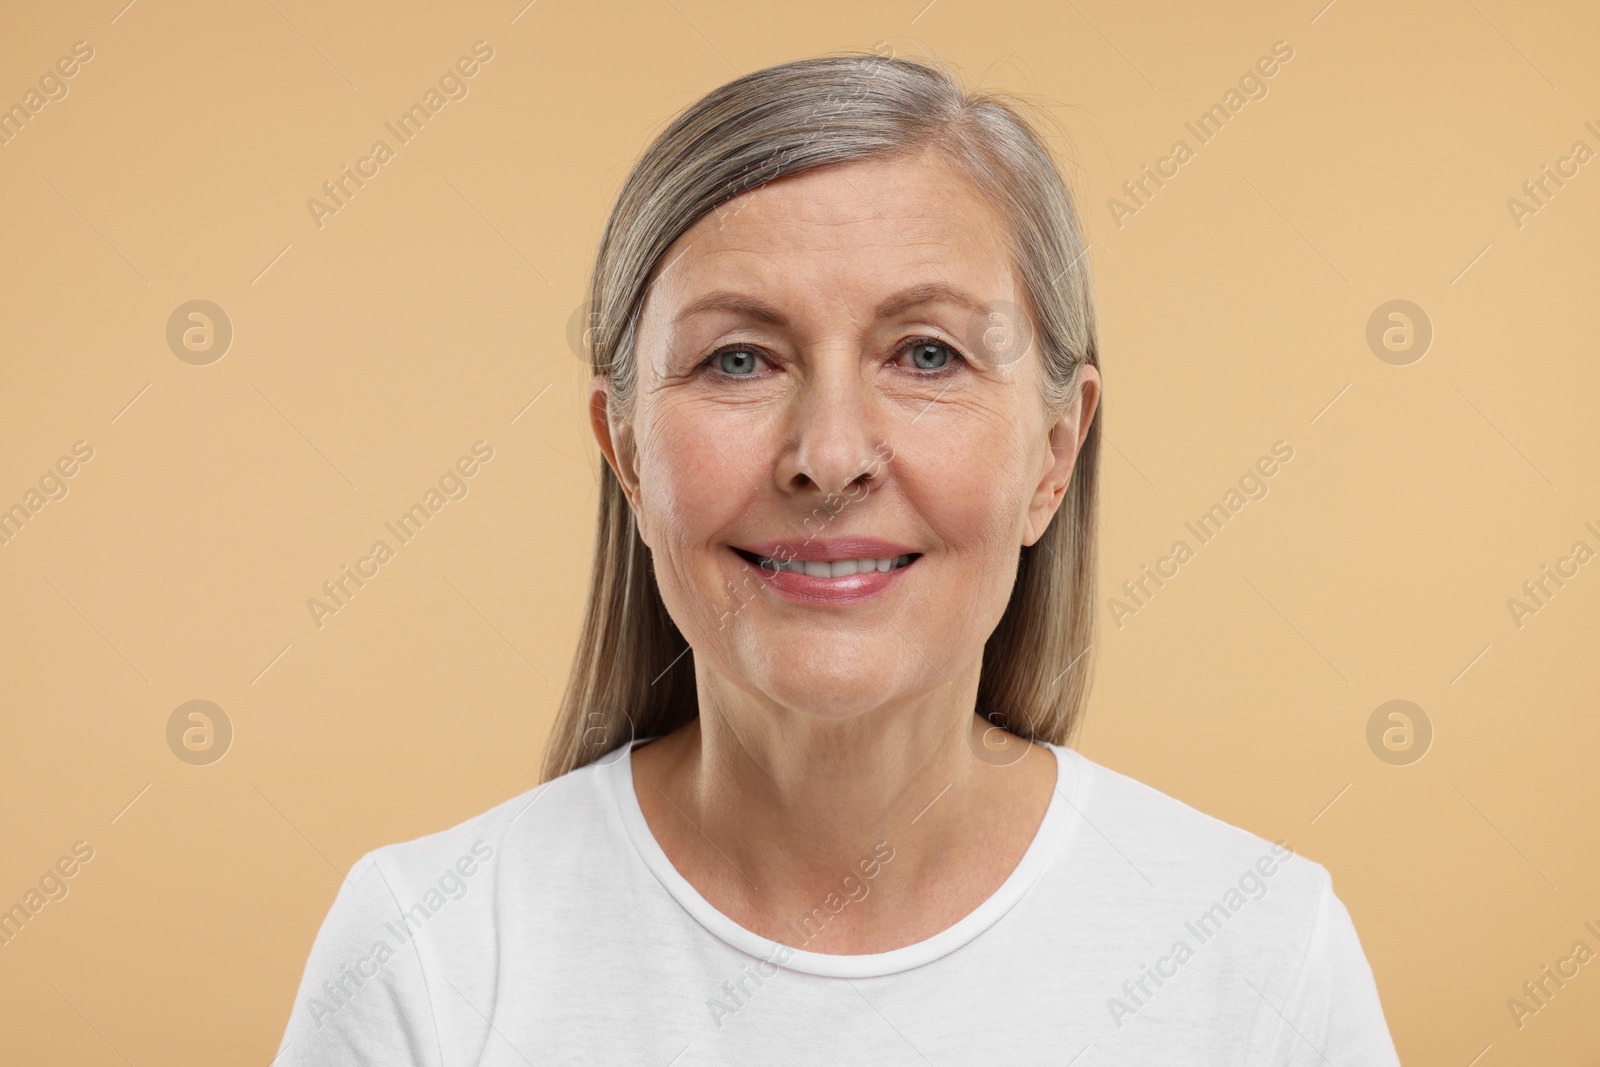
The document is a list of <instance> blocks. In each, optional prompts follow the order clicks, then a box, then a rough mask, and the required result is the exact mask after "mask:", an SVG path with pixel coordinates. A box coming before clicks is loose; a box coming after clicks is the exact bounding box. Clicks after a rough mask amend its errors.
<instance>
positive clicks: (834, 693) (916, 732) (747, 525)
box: [591, 151, 1100, 953]
mask: <svg viewBox="0 0 1600 1067" xmlns="http://www.w3.org/2000/svg"><path fill="white" fill-rule="evenodd" d="M1006 241H1007V237H1006V227H1005V224H1004V221H1003V218H1002V216H1001V215H1000V214H999V213H998V212H997V210H996V209H995V208H994V207H993V206H992V205H991V204H990V203H989V202H988V201H987V199H986V198H984V197H983V195H982V194H981V193H980V192H979V191H977V190H976V189H974V188H973V187H972V186H971V185H970V184H969V183H968V182H967V181H965V180H964V179H963V178H962V177H961V176H960V175H959V174H958V173H956V172H955V171H954V170H952V169H950V167H949V166H948V165H947V164H945V163H943V162H942V160H941V159H940V157H939V156H938V155H937V154H935V153H933V152H931V151H927V152H923V153H921V154H920V155H917V156H907V157H904V158H901V159H898V160H873V161H866V162H858V163H850V164H844V165H836V166H833V167H827V168H822V169H819V170H813V171H809V172H807V173H805V174H801V175H797V176H793V177H787V178H782V179H779V180H778V181H775V182H771V183H768V184H767V185H766V186H763V187H761V188H759V189H756V190H753V191H751V192H747V193H745V194H743V195H741V196H740V197H738V198H736V199H735V200H733V201H730V202H729V203H728V204H725V205H723V206H722V207H721V208H719V209H718V210H717V211H713V212H712V213H710V214H709V215H707V216H705V217H704V218H702V219H700V220H699V221H698V222H697V223H696V224H695V225H694V226H693V227H692V228H690V229H689V230H688V231H687V232H686V233H685V234H683V236H682V237H680V238H679V239H678V240H677V241H676V242H675V243H674V244H673V246H672V247H671V248H670V249H668V251H667V253H666V254H665V255H663V256H662V259H661V265H660V266H659V267H658V269H657V271H656V272H655V274H654V276H653V278H652V280H651V284H650V288H649V290H648V295H647V297H646V300H645V303H644V306H643V308H642V309H641V312H640V317H639V323H638V333H637V338H638V340H637V357H636V358H637V359H638V363H639V367H638V377H637V384H636V387H635V393H634V396H633V397H632V398H631V402H630V403H629V405H628V406H627V407H626V408H625V409H624V408H622V407H620V406H619V405H617V404H615V403H614V402H613V399H612V398H611V397H610V395H609V393H608V390H607V387H606V382H605V380H604V379H600V378H597V379H596V380H595V383H594V385H593V388H592V391H591V422H592V425H593V429H594V432H595V435H596V438H597V439H598V440H599V443H600V446H601V449H602V451H603V452H604V454H605V456H606V460H607V462H608V463H609V464H610V465H611V467H612V469H613V470H614V471H615V472H616V474H617V477H618V479H619V480H620V481H621V483H622V486H623V489H624V491H625V492H626V494H627V496H628V500H629V502H630V504H631V505H632V508H633V513H634V516H635V519H636V522H637V524H638V528H639V532H640V535H641V536H642V537H643V539H644V541H645V543H646V544H647V545H649V547H650V549H651V552H652V555H653V557H654V561H655V569H656V574H657V580H658V583H659V585H660V589H661V594H662V597H663V599H664V600H665V602H666V605H667V608H668V610H669V611H670V612H671V614H672V617H673V619H674V621H675V622H676V623H677V624H678V626H679V628H680V629H681V630H682V632H683V634H684V636H685V637H686V638H687V639H688V641H689V644H690V646H691V647H692V649H693V656H692V662H693V669H694V671H695V680H696V684H697V686H698V692H699V703H700V714H699V718H698V719H697V720H696V721H694V722H692V723H690V724H689V725H687V726H685V727H683V728H681V729H679V730H677V731H675V732H673V733H672V734H670V735H668V736H666V737H664V738H662V739H660V740H657V741H655V742H652V743H651V744H648V745H645V746H641V747H640V748H638V749H637V750H635V752H634V754H633V758H632V763H633V773H634V785H635V789H636V792H637V794H638V796H639V800H640V805H641V807H642V809H643V812H644V816H645V820H646V822H647V823H648V824H649V826H650V829H651V832H652V833H653V834H654V835H655V837H656V840H657V841H659V842H660V844H661V847H662V849H663V850H664V851H665V852H666V854H667V856H668V857H669V858H670V859H671V861H672V863H673V865H674V866H675V867H676V868H677V870H678V871H679V872H680V873H681V874H682V875H683V876H684V878H686V879H687V880H688V881H689V883H690V884H691V885H693V886H694V887H695V889H697V890H698V891H699V892H700V893H701V895H702V896H704V897H705V898H706V899H707V900H708V901H709V902H710V903H711V904H712V905H714V906H715V907H716V908H718V909H719V910H720V911H722V912H723V913H724V914H726V915H728V916H729V917H730V918H732V919H734V920H735V921H736V922H738V923H740V924H741V925H743V926H745V927H746V928H748V929H750V930H753V931H755V932H757V933H759V934H761V935H763V936H765V937H768V938H771V939H773V940H777V941H781V942H783V943H786V944H789V945H793V946H795V947H800V948H804V949H806V950H808V951H813V952H824V953H870V952H884V951H888V950H890V949H894V948H899V947H902V946H905V945H909V944H913V943H915V942H917V941H921V940H924V939H926V938H928V937H930V936H932V935H933V934H935V933H937V932H939V931H940V930H943V929H945V928H946V927H949V926H950V925H952V924H953V923H955V922H956V921H957V920H959V919H960V918H961V917H962V916H964V915H966V914H967V913H968V912H970V911H971V910H972V909H973V908H975V907H976V906H977V905H978V904H980V903H981V902H982V901H983V900H985V899H986V898H987V897H989V896H990V895H991V894H993V892H994V891H995V889H996V888H997V887H998V886H999V885H1000V884H1001V883H1002V882H1003V881H1004V880H1005V879H1006V877H1007V876H1008V875H1009V874H1010V873H1011V871H1012V870H1013V869H1014V868H1015V866H1016V864H1017V862H1018V861H1019V860H1020V859H1021V857H1022V855H1023V853H1024V852H1025V851H1026V849H1027V847H1028V845H1029V844H1030V843H1031V841H1032V840H1033V837H1034V835H1035V833H1036V831H1037V829H1038V826H1039V823H1040V821H1041V820H1042V818H1043V816H1044V813H1045V810H1046V808H1047V806H1048V804H1049V802H1050V799H1051V795H1052V790H1053V789H1054V786H1055V778H1056V768H1055V761H1054V759H1053V758H1052V757H1051V756H1050V753H1049V752H1048V750H1046V749H1044V748H1043V747H1041V746H1038V745H1030V744H1028V743H1026V742H1022V741H1020V740H1017V739H1012V740H1011V745H1012V746H1023V745H1026V750H1025V751H1024V750H1022V749H1019V748H1016V747H1013V748H1012V749H1011V751H1012V752H1013V753H1017V752H1021V753H1022V754H1021V758H1017V756H1015V755H1009V756H1006V757H1005V759H1004V760H1003V761H998V762H1004V763H1005V764H1006V765H1005V766H1000V765H997V761H994V760H993V759H990V760H985V759H983V758H979V757H978V756H975V754H974V752H975V751H976V750H981V749H982V748H983V742H982V740H981V739H980V735H981V734H982V731H983V730H984V729H985V727H986V726H987V724H986V723H984V721H983V720H982V719H980V718H979V717H978V716H977V715H976V714H975V712H974V708H975V706H976V698H977V689H978V678H979V671H980V668H981V665H982V654H983V645H984V642H985V640H986V639H987V638H988V636H989V634H990V633H991V632H992V630H993V629H994V627H995V625H996V623H997V622H998V621H999V619H1000V617H1001V615H1002V613H1003V611H1004V609H1005V605H1006V602H1007V599H1008V598H1009V596H1010V591H1011V588H1012V585H1013V583H1014V580H1015V575H1016V567H1017V562H1018V556H1019V553H1020V550H1021V547H1022V546H1023V545H1029V544H1032V543H1034V542H1035V541H1036V540H1038V538H1039V537H1040V536H1041V535H1042V534H1043V532H1044V530H1045V528H1046V527H1047V525H1048V524H1049V522H1050V521H1051V520H1052V518H1053V517H1054V516H1055V513H1056V511H1057V510H1058V508H1059V506H1060V504H1061V501H1062V499H1063V495H1064V494H1065V492H1066V489H1067V486H1068V483H1069V480H1070V478H1071V474H1072V467H1073V462H1074V460H1075V459H1076V456H1077V453H1078V450H1079V449H1080V448H1081V447H1082V444H1083V440H1084V437H1085V435H1086V434H1087V432H1088V427H1089V424H1090V421H1091V419H1092V418H1093V414H1094V410H1095V406H1096V403H1097V401H1098V397H1099V386H1100V380H1099V376H1098V374H1097V373H1096V371H1095V369H1094V368H1093V367H1089V366H1084V367H1083V368H1081V369H1080V372H1079V376H1078V384H1077V387H1076V392H1075V393H1074V396H1073V400H1072V402H1071V404H1070V405H1069V406H1068V408H1067V409H1066V410H1063V411H1050V410H1047V409H1046V407H1045V404H1044V401H1043V400H1042V396H1043V394H1042V392H1041V383H1042V381H1043V378H1042V369H1041V367H1040V365H1039V359H1038V351H1037V348H1033V349H1031V350H1030V351H1028V352H1027V353H1026V354H1023V355H1021V356H1020V358H1018V357H1016V356H1014V355H1010V356H1007V357H1006V358H1002V359H996V358H993V357H992V356H991V355H988V354H986V351H985V349H984V347H983V345H982V344H981V343H976V342H978V338H979V337H980V336H981V332H980V331H977V330H974V329H973V327H972V323H973V322H974V319H973V311H972V310H971V309H970V308H968V307H965V306H962V305H960V304H958V303H954V302H950V301H943V300H941V301H935V302H928V303H924V304H921V305H918V306H916V307H913V308H910V309H907V310H905V311H903V312H901V313H899V314H896V315H893V316H891V317H887V318H879V317H878V316H877V310H876V309H877V308H878V306H879V305H880V303H881V302H882V301H884V300H885V298H887V297H889V296H891V295H893V294H895V293H898V292H901V291H903V290H905V289H908V288H910V287H912V286H914V285H917V284H918V283H923V282H940V283H944V284H947V285H950V286H953V287H955V288H956V289H959V290H962V291H964V292H966V293H968V294H970V295H971V296H973V297H974V298H975V299H976V300H977V301H992V302H996V304H995V306H998V307H1003V308H1004V307H1010V308H1017V307H1022V308H1025V307H1027V306H1028V305H1027V301H1026V296H1025V294H1024V292H1023V290H1022V288H1021V287H1020V286H1019V284H1018V281H1017V278H1016V274H1015V270H1014V267H1013V264H1012V261H1011V256H1010V253H1009V250H1008V248H1007V245H1006ZM721 290H728V291H734V292H737V293H739V294H741V295H743V296H746V297H752V298H754V299H756V300H759V301H761V302H762V303H764V304H766V305H769V306H770V307H772V308H773V309H775V310H777V311H778V312H779V313H780V314H781V316H782V317H783V319H784V320H785V321H784V323H783V324H775V323H771V322H766V321H762V320H760V319H759V318H757V317H753V316H752V315H750V314H749V313H748V312H742V311H734V310H726V309H723V310H709V311H704V312H701V313H697V314H692V315H689V316H687V317H684V316H683V314H682V313H683V312H684V311H685V309H687V308H688V307H689V306H690V305H691V304H693V303H695V302H696V301H698V300H700V299H701V298H702V297H705V296H706V295H707V294H710V293H713V292H715V291H721ZM1001 301H1004V302H1006V303H1003V304H1001V303H998V302H1001ZM977 321H979V322H980V324H981V323H982V322H983V321H984V320H982V319H979V320H977ZM969 338H970V339H971V340H972V341H973V342H974V343H969ZM924 340H927V341H932V342H938V344H936V345H934V346H933V347H932V348H928V349H924V350H923V351H922V355H923V359H924V362H923V363H922V364H920V365H919V364H918V363H916V362H915V350H916V348H917V346H916V345H915V344H907V342H921V341H924ZM728 345H732V346H733V348H734V350H736V351H742V352H745V353H753V354H754V356H755V357H756V358H753V359H752V358H750V357H749V356H732V357H730V360H731V362H730V361H729V360H723V359H721V358H720V357H718V358H711V357H712V355H713V352H714V350H718V349H722V348H724V346H728ZM941 345H947V346H948V348H944V347H940V346H941ZM960 357H966V358H964V359H963V358H960ZM934 365H938V366H937V369H930V367H933V366H934ZM730 368H731V369H732V370H734V371H735V372H737V371H739V370H746V369H748V370H751V371H753V373H750V374H746V375H739V374H737V373H735V374H730V373H728V371H729V369H730ZM830 494H832V496H831V501H832V503H833V504H834V505H835V507H834V508H831V509H828V510H829V512H832V511H836V512H837V513H836V514H831V515H830V517H829V519H828V521H827V522H826V524H825V528H819V527H818V525H817V524H816V523H813V524H812V525H811V526H810V527H809V529H810V530H811V531H813V532H815V533H816V535H817V536H818V537H819V538H820V539H826V538H831V537H846V536H871V537H880V538H884V539H886V540H890V541H894V542H898V543H901V544H904V545H906V546H909V547H912V548H914V549H915V550H916V551H918V552H920V553H922V556H921V558H920V559H919V560H917V561H916V562H915V563H914V564H913V565H912V567H911V568H910V569H909V570H908V571H907V572H906V573H905V574H903V575H901V576H900V578H899V580H898V581H897V582H896V583H894V584H893V585H892V586H891V587H890V588H889V589H887V590H885V591H884V592H883V593H882V594H880V595H878V596H876V597H872V598H870V599H866V600H861V601H857V602H855V603H848V604H810V603H806V604H802V603H796V602H795V601H793V600H788V599H784V598H783V597H780V596H778V595H777V594H775V593H774V592H773V591H772V590H771V589H770V588H767V587H766V586H765V584H764V583H763V581H762V580H761V579H760V576H759V572H753V571H752V570H751V568H750V567H749V566H748V565H747V564H746V563H745V562H744V561H742V560H741V559H740V558H739V557H738V556H737V555H735V554H734V553H733V551H732V550H731V548H730V546H733V545H748V544H752V543H757V542H762V541H768V540H773V539H781V538H796V539H799V538H803V536H804V534H803V533H797V532H796V531H797V530H804V529H807V528H806V527H802V526H800V523H801V522H802V521H803V519H804V517H805V516H807V515H815V514H816V513H815V512H814V509H816V508H818V507H819V506H821V505H823V503H824V502H825V501H828V500H830ZM845 498H847V502H846V503H844V505H843V506H842V507H838V506H837V505H838V504H839V502H840V500H841V499H845ZM677 669H683V666H680V667H679V668H677ZM880 843H886V846H887V848H886V849H883V848H880V851H879V855H880V858H881V856H882V855H883V853H884V852H885V851H886V850H887V849H892V850H893V858H892V860H890V861H888V862H886V863H880V864H877V865H875V869H876V875H875V877H873V878H871V879H870V880H867V879H863V878H862V877H861V875H862V873H863V871H864V870H865V868H863V867H862V864H863V862H864V861H871V859H872V857H873V854H874V847H875V846H879V844H880ZM846 876H854V878H853V879H852V881H850V882H849V883H845V882H844V879H845V878H846ZM863 892H864V895H863ZM829 894H837V896H835V897H834V898H833V902H834V903H835V904H836V903H837V901H839V900H840V899H845V900H847V901H848V903H847V906H844V907H843V908H842V910H839V911H837V913H834V909H833V906H830V905H829V904H828V899H829ZM819 907H820V908H825V909H826V910H825V914H829V915H831V918H830V919H829V920H828V921H827V922H826V924H825V925H822V926H821V927H820V931H814V932H813V933H812V934H811V935H810V936H809V937H808V938H807V939H806V940H805V941H804V943H801V940H800V938H799V937H797V934H796V932H795V929H794V927H793V926H792V925H791V922H792V921H793V920H795V919H797V918H800V917H803V916H806V915H810V914H812V912H813V909H816V908H819Z"/></svg>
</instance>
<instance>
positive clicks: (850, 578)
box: [739, 538, 921, 604]
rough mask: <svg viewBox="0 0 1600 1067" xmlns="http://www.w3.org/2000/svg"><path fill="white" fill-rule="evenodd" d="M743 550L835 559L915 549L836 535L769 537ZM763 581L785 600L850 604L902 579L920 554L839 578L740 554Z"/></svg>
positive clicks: (882, 556)
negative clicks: (889, 566) (814, 538)
mask: <svg viewBox="0 0 1600 1067" xmlns="http://www.w3.org/2000/svg"><path fill="white" fill-rule="evenodd" d="M739 547H740V548H741V549H742V550H743V551H745V552H750V553H753V554H755V555H758V556H764V557H766V558H768V559H798V560H809V561H812V562H822V563H832V562H835V561H837V560H841V559H893V558H894V557H896V556H907V555H912V554H913V553H914V552H915V550H914V549H910V548H907V547H905V546H904V545H898V544H895V543H893V542H890V541H880V540H877V539H874V538H837V539H833V540H828V541H766V542H763V543H761V544H757V545H749V546H745V545H741V546H739ZM739 559H740V562H742V563H743V564H744V565H745V566H746V567H749V568H750V569H751V570H752V571H754V572H755V573H756V575H757V576H759V578H760V579H761V581H762V582H764V583H765V584H766V585H767V587H768V588H769V589H771V590H772V591H773V592H774V593H777V594H778V595H779V596H781V597H783V598H784V599H786V600H793V601H798V602H800V603H804V604H849V603H853V602H855V601H858V600H866V599H867V598H869V597H874V596H878V595H880V594H882V593H884V592H885V591H887V590H888V589H889V588H890V587H892V586H893V585H895V584H896V583H897V582H899V581H900V578H901V577H902V576H903V575H904V574H905V573H906V572H907V571H909V570H911V569H912V568H913V567H915V566H916V565H917V564H918V563H920V562H921V557H920V556H917V558H914V559H913V560H912V561H911V562H910V563H908V564H906V565H905V566H904V567H897V568H896V569H894V570H891V571H887V572H885V571H876V570H874V571H868V572H866V573H865V574H850V575H845V576H844V577H840V578H813V577H812V576H811V575H809V574H796V573H795V572H794V571H776V572H774V571H773V570H772V569H771V568H769V567H763V566H761V565H760V564H758V563H752V562H751V561H750V560H748V559H745V558H744V557H742V556H740V557H739Z"/></svg>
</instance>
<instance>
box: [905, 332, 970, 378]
mask: <svg viewBox="0 0 1600 1067" xmlns="http://www.w3.org/2000/svg"><path fill="white" fill-rule="evenodd" d="M905 351H906V352H907V353H909V355H910V356H911V365H912V366H913V367H915V368H916V369H917V370H925V371H936V370H944V369H945V367H947V366H949V365H950V364H951V363H953V362H955V361H956V360H958V359H960V358H961V357H960V356H959V355H957V354H956V351H955V349H953V348H951V347H950V346H949V345H947V344H945V343H944V342H943V341H935V340H932V339H931V338H923V339H921V340H918V341H914V342H912V343H911V344H910V345H908V346H907V347H906V349H905Z"/></svg>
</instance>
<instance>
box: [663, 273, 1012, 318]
mask: <svg viewBox="0 0 1600 1067" xmlns="http://www.w3.org/2000/svg"><path fill="white" fill-rule="evenodd" d="M940 301H943V302H945V303H950V304H959V305H961V306H962V307H965V308H968V309H971V310H974V311H979V310H982V308H983V304H982V302H981V301H979V300H978V299H977V298H976V297H974V296H973V295H972V294H970V293H968V292H967V291H965V290H964V289H958V288H956V287H955V286H953V285H949V284H946V283H945V282H922V283H921V284H919V285H913V286H910V287H908V288H905V289H902V290H900V291H899V292H897V293H891V294H890V295H889V296H887V297H885V298H884V299H883V300H882V301H881V302H880V303H879V304H878V306H877V308H876V309H875V310H874V314H875V315H876V316H877V317H878V318H880V319H887V318H892V317H894V316H895V315H900V314H903V313H905V312H907V311H910V310H911V309H912V308H914V307H920V306H921V305H923V304H931V303H936V302H940ZM707 311H729V312H733V313H734V314H736V315H742V316H744V317H745V318H749V319H755V320H756V321H757V322H765V323H770V324H772V325H774V326H787V325H788V324H789V320H788V318H787V317H786V316H785V315H784V314H783V312H781V311H779V310H778V309H777V308H775V307H773V306H772V305H771V304H767V303H765V302H763V301H761V300H757V299H756V298H755V297H753V296H748V295H746V294H744V293H738V292H734V291H732V290H728V289H718V290H715V291H713V292H710V293H707V294H705V295H704V296H702V297H700V298H699V299H698V300H695V301H694V302H693V303H691V304H689V305H688V306H687V307H685V308H684V309H683V310H682V311H680V312H678V314H677V315H676V316H675V317H674V319H673V322H674V323H679V322H682V321H683V320H684V319H687V318H691V317H692V316H695V315H700V314H703V313H705V312H707Z"/></svg>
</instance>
